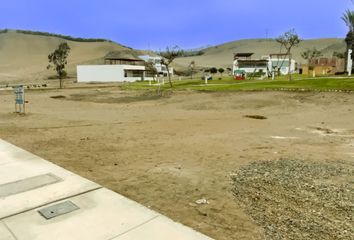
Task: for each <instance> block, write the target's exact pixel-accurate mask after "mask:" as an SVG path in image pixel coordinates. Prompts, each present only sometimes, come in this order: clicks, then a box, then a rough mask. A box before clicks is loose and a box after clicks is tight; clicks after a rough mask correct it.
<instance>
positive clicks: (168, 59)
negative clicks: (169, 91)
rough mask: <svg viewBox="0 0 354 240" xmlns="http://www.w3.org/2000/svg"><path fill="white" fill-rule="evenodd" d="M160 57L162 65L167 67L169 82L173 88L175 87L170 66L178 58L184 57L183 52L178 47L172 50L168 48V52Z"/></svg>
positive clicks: (162, 53)
mask: <svg viewBox="0 0 354 240" xmlns="http://www.w3.org/2000/svg"><path fill="white" fill-rule="evenodd" d="M159 55H160V56H161V57H162V60H161V64H162V65H165V66H166V68H167V75H168V81H169V82H170V86H171V88H172V87H173V85H172V80H171V73H170V66H171V63H172V62H173V61H174V60H175V59H176V58H177V57H180V56H182V55H183V50H181V49H180V48H179V47H178V46H174V47H172V48H170V47H167V48H166V51H164V52H160V53H159Z"/></svg>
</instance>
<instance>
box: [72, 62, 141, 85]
mask: <svg viewBox="0 0 354 240" xmlns="http://www.w3.org/2000/svg"><path fill="white" fill-rule="evenodd" d="M124 70H145V67H144V66H134V65H81V66H77V81H78V82H135V81H138V80H141V78H140V77H124Z"/></svg>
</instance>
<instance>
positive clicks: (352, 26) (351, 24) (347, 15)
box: [342, 9, 354, 32]
mask: <svg viewBox="0 0 354 240" xmlns="http://www.w3.org/2000/svg"><path fill="white" fill-rule="evenodd" d="M342 20H343V21H344V22H345V24H346V25H347V26H348V28H349V32H353V30H354V11H352V10H350V9H347V10H346V11H345V12H344V14H343V16H342Z"/></svg>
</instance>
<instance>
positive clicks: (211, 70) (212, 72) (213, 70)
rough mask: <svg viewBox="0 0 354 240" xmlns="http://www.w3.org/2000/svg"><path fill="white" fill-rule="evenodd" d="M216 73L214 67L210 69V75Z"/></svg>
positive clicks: (216, 70)
mask: <svg viewBox="0 0 354 240" xmlns="http://www.w3.org/2000/svg"><path fill="white" fill-rule="evenodd" d="M217 72H218V69H217V68H216V67H212V68H210V73H211V74H215V73H217Z"/></svg>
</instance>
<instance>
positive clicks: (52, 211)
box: [38, 201, 80, 219]
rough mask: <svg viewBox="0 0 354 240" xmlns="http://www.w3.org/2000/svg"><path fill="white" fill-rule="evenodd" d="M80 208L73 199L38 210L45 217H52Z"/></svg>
mask: <svg viewBox="0 0 354 240" xmlns="http://www.w3.org/2000/svg"><path fill="white" fill-rule="evenodd" d="M78 209H80V208H79V207H78V206H76V205H75V204H74V203H72V202H71V201H66V202H62V203H59V204H56V205H52V206H50V207H46V208H43V209H40V210H39V211H38V212H39V213H40V214H41V215H42V216H43V217H44V218H45V219H51V218H55V217H58V216H61V215H64V214H67V213H71V212H73V211H75V210H78Z"/></svg>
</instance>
